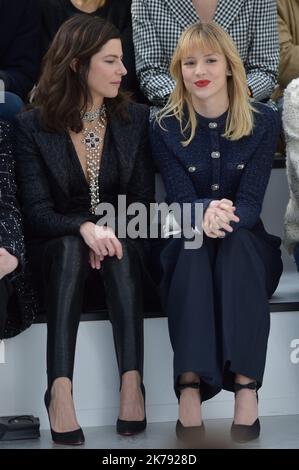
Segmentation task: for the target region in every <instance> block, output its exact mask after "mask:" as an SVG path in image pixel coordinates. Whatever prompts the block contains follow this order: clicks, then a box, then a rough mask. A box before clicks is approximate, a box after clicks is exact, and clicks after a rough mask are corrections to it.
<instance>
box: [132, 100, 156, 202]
mask: <svg viewBox="0 0 299 470" xmlns="http://www.w3.org/2000/svg"><path fill="white" fill-rule="evenodd" d="M138 108H139V109H142V111H143V112H142V114H140V113H138V114H137V115H136V118H135V119H136V120H135V126H136V127H138V128H139V129H140V139H139V145H138V148H137V153H136V160H135V165H134V169H133V171H132V176H131V178H130V181H129V184H128V195H127V198H128V202H129V203H132V202H142V203H143V204H145V205H146V206H147V207H148V206H149V204H150V203H151V202H154V200H155V172H154V163H153V160H152V156H151V151H150V142H149V109H148V108H147V107H146V106H145V105H142V106H141V105H139V106H138Z"/></svg>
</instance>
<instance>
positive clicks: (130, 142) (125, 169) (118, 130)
mask: <svg viewBox="0 0 299 470" xmlns="http://www.w3.org/2000/svg"><path fill="white" fill-rule="evenodd" d="M109 126H110V130H111V135H112V140H113V145H114V147H115V150H116V158H117V160H118V164H119V177H120V190H121V192H123V191H126V188H127V186H128V183H129V181H130V178H131V175H132V171H133V168H134V164H135V157H136V148H137V145H138V143H139V142H138V140H139V139H138V136H137V129H136V126H132V124H131V122H126V121H123V120H120V119H118V118H116V117H115V116H114V117H113V119H111V120H110V122H109Z"/></svg>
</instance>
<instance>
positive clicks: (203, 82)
mask: <svg viewBox="0 0 299 470" xmlns="http://www.w3.org/2000/svg"><path fill="white" fill-rule="evenodd" d="M209 83H211V82H210V80H198V81H197V82H195V83H194V85H196V86H198V87H199V88H203V87H205V86H208V84H209Z"/></svg>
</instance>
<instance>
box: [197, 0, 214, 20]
mask: <svg viewBox="0 0 299 470" xmlns="http://www.w3.org/2000/svg"><path fill="white" fill-rule="evenodd" d="M192 3H193V6H194V8H195V10H196V13H197V14H198V16H199V18H200V19H201V21H203V22H205V23H207V22H209V21H212V20H213V19H214V16H215V12H216V9H217V4H218V0H192Z"/></svg>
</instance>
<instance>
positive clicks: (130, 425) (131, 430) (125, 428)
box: [116, 384, 147, 436]
mask: <svg viewBox="0 0 299 470" xmlns="http://www.w3.org/2000/svg"><path fill="white" fill-rule="evenodd" d="M140 388H141V392H142V395H143V401H144V419H143V420H142V421H126V420H124V419H119V418H118V420H117V422H116V431H117V433H118V434H120V435H121V436H134V435H135V434H139V433H141V432H143V431H144V430H145V428H146V425H147V422H146V413H145V388H144V385H143V384H141V385H140Z"/></svg>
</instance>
